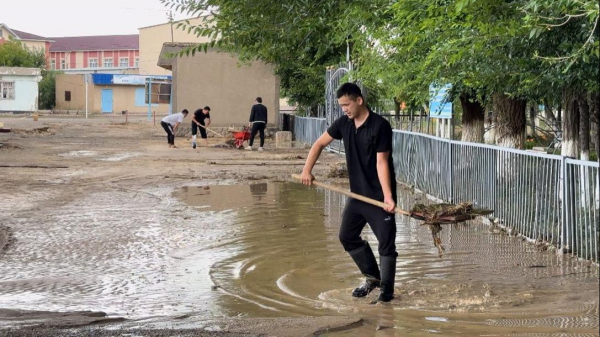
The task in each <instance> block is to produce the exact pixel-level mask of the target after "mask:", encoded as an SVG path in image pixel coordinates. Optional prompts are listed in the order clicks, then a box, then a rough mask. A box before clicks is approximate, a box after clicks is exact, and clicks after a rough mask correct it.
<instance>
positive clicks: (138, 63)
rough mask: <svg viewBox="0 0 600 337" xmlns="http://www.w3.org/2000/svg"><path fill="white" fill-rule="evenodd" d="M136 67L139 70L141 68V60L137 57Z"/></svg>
mask: <svg viewBox="0 0 600 337" xmlns="http://www.w3.org/2000/svg"><path fill="white" fill-rule="evenodd" d="M135 67H136V68H139V67H140V58H139V57H136V58H135Z"/></svg>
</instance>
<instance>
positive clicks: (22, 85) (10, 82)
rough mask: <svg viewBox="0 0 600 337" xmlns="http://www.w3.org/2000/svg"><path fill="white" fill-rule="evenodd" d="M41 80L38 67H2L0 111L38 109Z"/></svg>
mask: <svg viewBox="0 0 600 337" xmlns="http://www.w3.org/2000/svg"><path fill="white" fill-rule="evenodd" d="M41 80H42V76H41V71H40V69H38V68H18V67H0V111H2V112H30V111H36V110H37V109H38V83H39V82H40V81H41Z"/></svg>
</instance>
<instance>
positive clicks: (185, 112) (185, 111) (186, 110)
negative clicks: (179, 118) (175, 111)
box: [181, 109, 190, 115]
mask: <svg viewBox="0 0 600 337" xmlns="http://www.w3.org/2000/svg"><path fill="white" fill-rule="evenodd" d="M181 113H184V114H186V115H187V114H189V113H190V112H189V111H188V109H183V110H181Z"/></svg>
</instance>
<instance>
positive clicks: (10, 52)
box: [0, 40, 46, 68]
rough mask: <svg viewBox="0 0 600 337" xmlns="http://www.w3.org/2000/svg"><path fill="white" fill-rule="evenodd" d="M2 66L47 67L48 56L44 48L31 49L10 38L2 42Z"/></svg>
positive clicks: (0, 57)
mask: <svg viewBox="0 0 600 337" xmlns="http://www.w3.org/2000/svg"><path fill="white" fill-rule="evenodd" d="M0 66H3V67H27V68H45V67H46V56H45V54H44V51H43V50H39V49H29V48H26V47H25V46H23V44H21V42H19V41H14V40H9V41H7V42H5V43H3V44H0Z"/></svg>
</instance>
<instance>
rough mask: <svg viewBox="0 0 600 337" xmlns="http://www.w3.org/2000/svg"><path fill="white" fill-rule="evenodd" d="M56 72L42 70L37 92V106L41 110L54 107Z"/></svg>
mask: <svg viewBox="0 0 600 337" xmlns="http://www.w3.org/2000/svg"><path fill="white" fill-rule="evenodd" d="M56 74H57V72H56V71H52V70H42V80H41V81H40V83H39V94H38V107H39V108H40V109H42V110H50V109H54V107H55V106H56Z"/></svg>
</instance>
